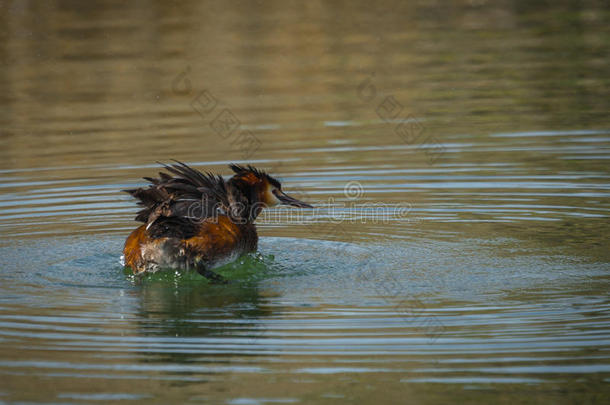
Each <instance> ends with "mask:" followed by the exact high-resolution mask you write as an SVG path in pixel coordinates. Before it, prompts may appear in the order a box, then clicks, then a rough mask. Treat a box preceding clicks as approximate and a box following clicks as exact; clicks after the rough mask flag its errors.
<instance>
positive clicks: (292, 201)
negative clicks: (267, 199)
mask: <svg viewBox="0 0 610 405" xmlns="http://www.w3.org/2000/svg"><path fill="white" fill-rule="evenodd" d="M273 194H274V195H275V196H276V197H277V199H278V200H280V201H281V202H282V204H286V205H292V206H293V207H299V208H313V207H312V206H311V205H309V204H307V203H304V202H303V201H299V200H297V199H296V198H292V197H290V196H289V195H286V194H284V193H283V192H282V191H280V190H273Z"/></svg>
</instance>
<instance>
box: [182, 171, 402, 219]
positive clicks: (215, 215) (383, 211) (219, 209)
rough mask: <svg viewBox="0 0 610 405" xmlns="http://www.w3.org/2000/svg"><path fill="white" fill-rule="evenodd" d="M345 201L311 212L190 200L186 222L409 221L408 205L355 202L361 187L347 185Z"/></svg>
mask: <svg viewBox="0 0 610 405" xmlns="http://www.w3.org/2000/svg"><path fill="white" fill-rule="evenodd" d="M344 195H345V197H346V200H347V201H335V199H334V198H333V197H329V198H328V199H327V200H326V201H324V202H317V203H316V204H315V206H314V207H313V208H311V209H295V208H294V207H290V206H286V205H279V206H276V207H273V208H269V207H267V206H266V205H265V203H263V202H256V203H254V204H252V205H246V204H244V203H242V202H239V201H237V202H234V203H232V204H231V205H230V206H226V205H225V204H223V203H220V202H215V201H210V200H209V199H208V198H207V196H205V195H204V196H202V198H201V200H193V201H191V202H190V203H189V205H188V210H187V212H188V214H187V218H189V219H190V220H191V222H193V223H201V222H204V221H205V222H217V221H218V220H219V217H220V216H221V215H223V216H226V217H228V218H229V219H230V220H231V221H233V222H234V223H237V224H245V223H247V222H250V221H252V220H254V219H257V220H258V221H260V222H262V223H265V224H283V225H291V224H292V225H307V224H314V223H319V222H322V221H323V222H330V223H333V224H339V223H342V222H346V223H361V224H367V223H369V224H384V223H391V222H396V221H405V220H406V221H411V220H413V219H414V218H411V215H410V214H411V209H412V206H411V204H410V203H408V202H400V203H394V204H390V203H385V202H374V201H367V202H363V203H360V202H358V200H359V199H360V198H361V197H362V196H363V195H364V188H363V187H362V184H360V183H359V182H357V181H350V182H348V183H347V184H346V185H345V187H344Z"/></svg>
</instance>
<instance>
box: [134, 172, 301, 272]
mask: <svg viewBox="0 0 610 405" xmlns="http://www.w3.org/2000/svg"><path fill="white" fill-rule="evenodd" d="M230 167H231V169H232V170H233V171H234V172H235V175H234V176H233V177H232V178H231V179H230V180H228V181H226V182H225V181H224V180H223V178H222V177H220V176H215V175H212V174H209V173H208V174H204V173H201V172H199V171H197V170H195V169H193V168H191V167H189V166H187V165H185V164H183V163H179V162H177V163H176V164H173V165H171V166H169V165H168V166H165V169H166V170H167V171H168V172H169V173H170V174H167V173H163V172H161V173H159V178H146V180H148V181H149V182H150V183H151V184H150V185H149V186H148V187H146V188H137V189H133V190H126V191H127V192H128V193H130V194H131V195H133V196H134V197H136V198H137V199H138V200H139V204H140V205H142V206H144V208H143V209H142V210H141V211H140V212H138V215H137V216H136V220H138V221H141V222H144V224H143V225H141V226H139V227H138V228H136V229H135V230H134V231H133V232H132V233H131V234H130V235H129V236H128V238H127V240H126V241H125V247H124V249H123V255H124V259H125V265H126V266H129V267H131V269H132V270H133V272H134V273H135V274H141V273H145V272H154V271H157V270H159V269H165V268H171V269H182V270H190V269H194V270H196V271H198V272H199V273H200V274H202V275H203V276H205V277H207V278H209V279H211V280H214V281H220V280H221V277H220V276H218V275H217V274H215V273H214V272H212V269H214V268H216V267H219V266H222V265H224V264H227V263H230V262H232V261H234V260H235V259H237V258H238V257H240V256H241V255H243V254H245V253H249V252H254V251H256V248H257V242H258V236H257V233H256V226H255V224H254V220H255V219H256V217H257V216H258V214H259V213H260V211H261V210H262V209H263V208H265V207H268V206H273V205H276V204H280V203H284V204H288V205H293V206H298V207H311V206H309V205H308V204H305V203H303V202H300V201H298V200H295V199H293V198H292V197H289V196H287V195H285V194H284V193H283V192H282V191H281V185H280V183H279V182H278V181H277V180H275V179H274V178H272V177H271V176H269V175H267V174H266V173H264V172H261V171H259V170H256V169H254V168H253V167H251V166H248V167H242V166H236V165H231V166H230Z"/></svg>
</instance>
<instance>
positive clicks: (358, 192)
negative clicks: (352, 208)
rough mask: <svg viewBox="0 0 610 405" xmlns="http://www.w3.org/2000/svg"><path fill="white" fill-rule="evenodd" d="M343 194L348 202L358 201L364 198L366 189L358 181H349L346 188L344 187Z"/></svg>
mask: <svg viewBox="0 0 610 405" xmlns="http://www.w3.org/2000/svg"><path fill="white" fill-rule="evenodd" d="M343 194H344V195H345V197H346V198H347V199H348V200H357V199H359V198H362V196H364V188H363V187H362V184H360V182H358V181H349V182H348V183H347V184H346V185H345V187H343Z"/></svg>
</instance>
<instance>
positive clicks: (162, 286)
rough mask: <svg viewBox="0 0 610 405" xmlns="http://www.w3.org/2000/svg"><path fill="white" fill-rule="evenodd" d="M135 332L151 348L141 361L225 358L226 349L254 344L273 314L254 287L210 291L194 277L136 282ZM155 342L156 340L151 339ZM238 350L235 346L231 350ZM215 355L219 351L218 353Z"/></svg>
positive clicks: (244, 285)
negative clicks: (200, 355) (136, 312)
mask: <svg viewBox="0 0 610 405" xmlns="http://www.w3.org/2000/svg"><path fill="white" fill-rule="evenodd" d="M140 287H141V291H140V294H139V295H140V314H139V317H138V318H139V320H138V326H137V327H138V329H139V331H140V334H141V336H143V337H145V338H146V339H145V340H146V342H149V343H150V344H149V346H148V347H150V350H147V351H145V352H142V354H143V355H145V357H146V359H145V361H147V362H150V361H160V362H168V361H170V362H188V361H192V360H193V356H194V354H195V355H196V354H199V353H200V354H204V355H212V354H215V353H221V352H222V353H223V354H225V355H226V354H227V351H228V352H231V349H227V347H228V346H227V345H229V346H231V347H238V349H237V350H236V353H237V352H239V351H240V348H247V347H248V346H251V345H254V344H256V342H257V340H258V339H259V338H260V337H262V335H263V334H264V332H265V328H264V319H265V318H267V317H269V316H270V315H271V313H272V308H273V306H272V305H267V304H266V303H267V302H268V299H269V298H270V295H271V294H268V293H267V294H262V293H261V291H260V289H259V287H258V283H257V282H253V281H248V282H240V281H234V282H232V283H231V284H228V285H213V284H209V283H208V282H207V281H206V280H204V279H203V278H201V277H200V276H199V275H197V274H193V275H192V276H188V277H179V276H176V277H173V276H172V275H171V274H169V275H168V276H166V277H162V278H151V279H147V280H141V281H140ZM155 338H158V339H155ZM234 345H237V346H234ZM216 349H218V350H216Z"/></svg>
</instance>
